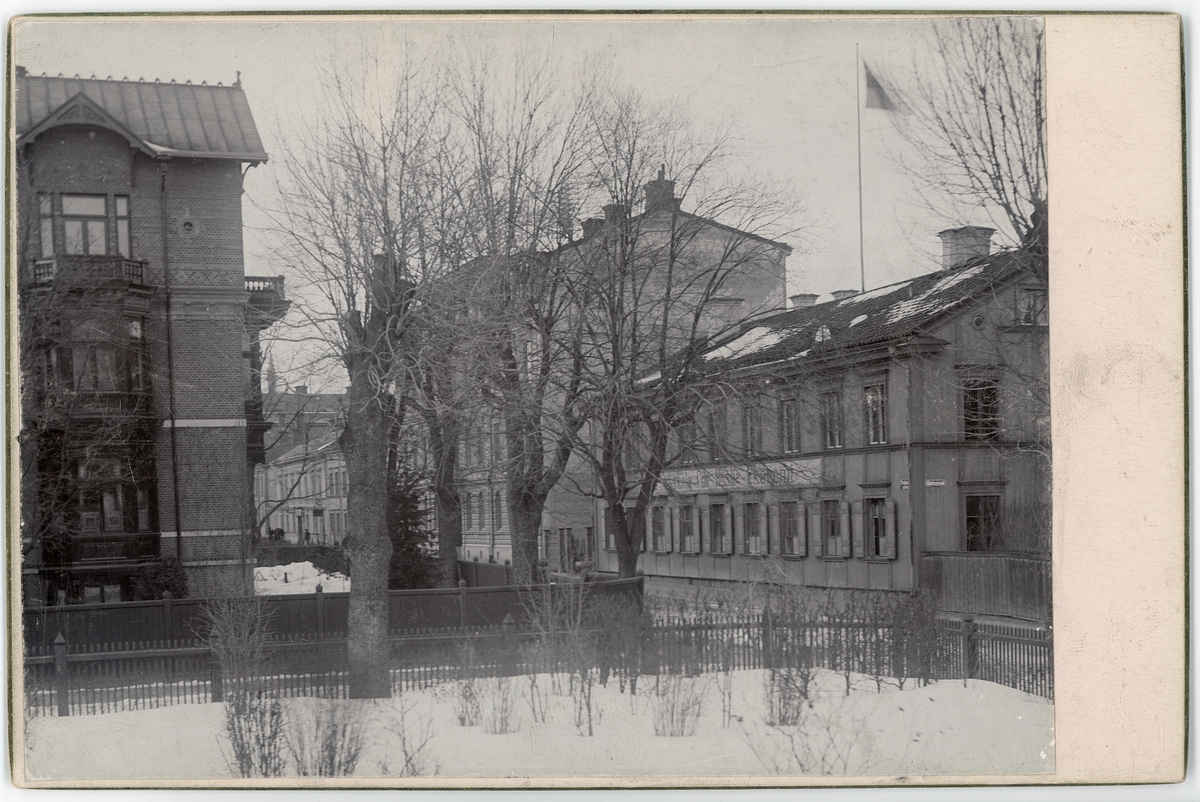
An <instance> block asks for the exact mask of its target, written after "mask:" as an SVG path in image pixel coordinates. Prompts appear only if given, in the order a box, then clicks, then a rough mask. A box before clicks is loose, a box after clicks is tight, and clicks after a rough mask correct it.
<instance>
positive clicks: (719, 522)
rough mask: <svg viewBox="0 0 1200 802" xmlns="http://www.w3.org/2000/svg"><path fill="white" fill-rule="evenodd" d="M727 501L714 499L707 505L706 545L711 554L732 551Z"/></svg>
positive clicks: (719, 554)
mask: <svg viewBox="0 0 1200 802" xmlns="http://www.w3.org/2000/svg"><path fill="white" fill-rule="evenodd" d="M728 507H729V504H728V502H725V501H714V502H709V505H708V547H709V550H710V552H711V553H712V554H713V555H717V556H727V555H729V554H730V552H731V551H732V548H731V547H732V545H733V543H732V540H733V538H732V537H731V533H730V532H729V528H730V527H729V526H728V524H729V521H728V520H727V517H726V516H727V512H726V511H727V509H728Z"/></svg>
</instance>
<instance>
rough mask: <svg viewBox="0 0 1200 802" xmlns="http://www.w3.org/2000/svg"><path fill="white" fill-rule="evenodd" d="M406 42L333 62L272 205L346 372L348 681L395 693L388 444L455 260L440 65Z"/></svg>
mask: <svg viewBox="0 0 1200 802" xmlns="http://www.w3.org/2000/svg"><path fill="white" fill-rule="evenodd" d="M423 55H424V54H419V53H417V52H415V51H414V50H413V49H411V48H402V52H401V55H400V60H399V66H398V67H397V69H396V71H395V72H389V71H388V70H385V69H383V68H382V62H381V61H380V57H379V55H378V54H372V53H369V52H368V53H364V56H363V58H362V59H361V61H360V68H361V73H359V74H351V73H349V72H348V71H345V70H342V71H337V70H335V71H333V72H331V73H330V74H329V75H328V76H327V77H326V81H325V83H326V85H325V94H324V103H323V106H322V108H321V112H320V114H319V116H318V117H317V118H316V120H315V121H314V122H313V124H311V125H309V126H308V127H307V134H306V136H305V137H304V138H303V140H301V141H298V142H296V143H294V144H293V145H292V146H291V147H290V148H289V149H287V150H286V152H285V153H284V159H283V161H284V169H283V171H282V173H281V175H282V178H281V179H280V180H279V184H278V186H277V188H276V189H277V193H278V199H279V202H278V206H277V208H276V209H273V210H270V213H271V214H272V215H273V217H274V222H275V228H276V230H277V232H278V233H279V234H280V239H281V243H282V245H281V250H282V253H283V254H284V256H285V258H286V259H287V261H288V263H289V265H290V266H291V268H292V270H293V272H295V273H297V274H298V275H299V277H300V278H301V280H302V282H303V284H304V286H303V288H302V290H301V292H300V293H298V294H297V296H298V297H297V301H298V302H297V303H296V307H295V308H297V309H298V310H299V311H300V313H301V317H302V319H303V324H304V325H306V326H307V327H309V328H310V329H311V330H312V331H313V332H315V335H314V336H317V337H320V338H321V339H322V340H323V341H324V342H325V343H326V344H327V345H328V346H329V347H330V349H331V352H332V353H333V354H334V355H335V356H336V358H337V359H338V361H340V363H341V364H342V366H343V367H344V369H345V371H346V376H347V380H348V386H347V392H346V412H345V420H344V425H343V428H342V431H341V434H340V437H339V442H340V445H341V447H342V453H343V456H344V458H345V461H346V469H347V476H348V479H349V493H348V499H347V508H348V521H349V529H350V532H351V534H350V536H349V537H347V538H346V541H345V542H344V548H345V551H346V555H347V557H348V558H349V560H350V563H351V567H352V570H353V572H354V584H353V586H352V590H351V594H350V610H349V618H348V638H349V645H348V652H349V654H348V657H349V666H350V693H351V695H352V696H354V697H371V696H387V695H389V693H390V683H389V680H388V672H387V656H388V643H387V622H388V609H387V582H388V564H389V557H390V552H391V542H390V540H389V537H388V520H387V518H388V516H387V508H388V499H389V488H388V477H389V475H390V471H389V470H388V466H389V455H390V450H391V448H392V446H393V444H394V442H395V438H394V436H393V431H394V427H395V419H396V415H397V412H398V410H399V407H400V404H401V401H400V400H398V396H403V395H404V394H406V393H407V392H408V391H409V389H410V388H409V387H407V386H405V384H404V381H405V380H406V378H407V377H409V376H411V375H412V373H413V371H412V370H411V367H410V361H411V357H412V354H413V353H414V351H415V349H414V348H412V347H411V341H412V338H413V337H414V336H415V332H414V329H415V324H414V321H415V320H416V318H417V310H418V309H419V307H420V300H421V298H422V293H423V292H424V291H425V289H426V288H427V287H428V285H429V283H430V282H431V281H432V280H433V279H434V278H435V277H436V276H438V275H439V274H440V273H441V272H442V271H443V268H444V265H445V264H446V263H447V249H448V248H453V247H454V246H453V244H452V238H448V237H447V236H446V229H445V226H444V217H443V214H442V213H443V211H444V210H445V208H446V193H447V192H449V191H452V187H451V186H449V185H448V183H447V182H446V181H445V180H444V178H445V176H444V174H443V171H444V169H445V167H446V164H447V161H448V153H449V144H450V142H449V131H448V129H447V127H446V125H445V123H444V115H443V114H442V113H441V111H440V108H441V104H442V102H443V100H444V96H443V92H442V82H441V75H440V74H439V73H438V72H437V71H436V70H434V69H432V68H430V67H428V66H427V64H426V62H425V60H424V58H423Z"/></svg>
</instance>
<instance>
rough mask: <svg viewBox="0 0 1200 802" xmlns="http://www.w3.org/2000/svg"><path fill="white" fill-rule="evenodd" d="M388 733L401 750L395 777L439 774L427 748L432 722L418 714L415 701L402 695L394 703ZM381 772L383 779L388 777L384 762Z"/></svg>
mask: <svg viewBox="0 0 1200 802" xmlns="http://www.w3.org/2000/svg"><path fill="white" fill-rule="evenodd" d="M387 730H388V731H389V732H391V733H392V734H393V735H395V736H396V745H397V746H399V747H400V758H401V764H400V768H399V770H398V771H397V772H396V775H395V776H397V777H425V776H429V775H435V774H437V773H438V771H439V770H440V769H441V764H439V763H438V762H437V761H436V760H435V759H434V757H433V750H432V749H430V741H432V740H433V719H432V718H431V717H430V716H429V715H428V714H427V713H426V714H419V713H418V712H417V709H416V704H415V703H414V702H412V701H411V700H410V699H407V698H405V697H404V696H403V695H401V696H400V698H398V699H397V700H396V702H395V708H394V713H393V714H392V719H391V721H389V722H388V723H387ZM380 769H381V772H382V773H383V774H384V775H385V776H386V775H389V774H391V768H390V766H389V765H388V764H387V763H386V762H385V763H384V765H383V766H381V767H380Z"/></svg>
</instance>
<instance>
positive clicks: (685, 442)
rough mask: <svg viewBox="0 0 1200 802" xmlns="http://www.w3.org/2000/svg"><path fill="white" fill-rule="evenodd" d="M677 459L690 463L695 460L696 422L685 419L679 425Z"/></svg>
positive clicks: (683, 462) (686, 463)
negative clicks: (685, 420)
mask: <svg viewBox="0 0 1200 802" xmlns="http://www.w3.org/2000/svg"><path fill="white" fill-rule="evenodd" d="M679 461H680V463H682V464H683V465H691V464H693V463H695V461H696V423H695V421H687V422H686V423H684V424H683V425H682V426H680V427H679Z"/></svg>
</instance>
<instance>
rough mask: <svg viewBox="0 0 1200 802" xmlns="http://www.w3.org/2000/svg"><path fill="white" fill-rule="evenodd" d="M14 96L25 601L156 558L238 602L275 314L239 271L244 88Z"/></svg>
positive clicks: (273, 281)
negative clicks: (265, 340) (263, 372)
mask: <svg viewBox="0 0 1200 802" xmlns="http://www.w3.org/2000/svg"><path fill="white" fill-rule="evenodd" d="M14 98H15V100H14V107H13V114H14V118H15V123H16V137H17V139H16V147H15V150H16V168H17V176H16V186H17V195H16V200H17V211H18V226H17V245H16V250H17V255H18V271H17V274H16V282H17V285H18V290H19V293H18V298H19V322H20V329H21V331H20V362H21V368H22V379H23V381H22V386H21V391H22V392H21V404H22V406H21V412H22V450H21V462H22V484H21V489H22V545H23V551H24V561H23V565H22V572H23V593H24V598H25V600H26V601H27V603H35V604H37V603H62V602H67V601H101V600H104V601H110V600H119V599H124V598H128V597H129V595H130V592H131V587H132V584H131V580H132V577H133V576H135V575H136V574H137V573H138V572H139V571H140V570H141V569H143V568H145V567H146V566H148V565H152V564H154V563H155V562H157V561H159V560H161V559H162V558H164V557H173V558H176V559H178V560H179V561H180V562H181V563H182V564H183V566H184V568H185V569H186V571H187V574H188V579H189V588H190V593H191V594H192V595H210V594H220V593H234V592H241V591H242V590H244V589H245V588H246V587H248V581H249V565H250V563H249V561H248V548H249V543H250V536H251V534H252V528H251V527H250V526H249V520H250V518H251V516H252V514H253V510H252V507H251V490H252V487H251V484H252V483H251V476H252V473H251V466H252V465H253V463H254V462H256V461H258V460H261V458H262V436H263V433H264V431H265V430H266V428H268V426H267V424H266V423H264V422H263V421H262V420H261V419H260V418H259V417H258V416H259V415H260V411H261V393H260V392H258V384H259V378H258V373H259V369H260V357H259V348H258V336H259V332H260V331H262V329H263V328H265V327H266V326H269V325H270V324H271V323H272V322H274V321H276V320H278V319H279V317H280V316H281V315H282V314H283V312H284V311H285V310H286V308H287V302H286V301H285V300H284V297H283V281H282V279H281V278H277V277H262V278H255V277H247V276H245V275H244V265H243V254H242V208H241V199H242V179H243V175H244V172H243V171H244V169H245V168H246V167H247V166H248V165H249V166H253V165H256V164H259V163H261V162H264V161H265V160H266V158H267V154H266V153H265V152H264V151H263V146H262V143H261V141H260V139H259V136H258V132H257V130H256V129H255V125H254V120H253V118H252V116H251V113H250V107H249V105H248V103H247V101H246V96H245V93H244V92H243V91H242V88H241V86H240V83H239V84H234V85H232V86H222V85H220V84H218V85H216V86H210V85H206V84H198V85H197V84H192V83H190V82H189V83H186V84H180V83H175V82H174V81H172V82H170V83H163V82H158V81H155V82H146V81H128V80H121V81H115V80H111V79H108V80H98V79H96V78H94V77H93V78H90V79H81V78H78V77H75V78H62V77H51V76H45V75H43V76H34V75H29V74H27V73H26V71H25V70H23V69H21V68H18V69H17V79H16V87H15V96H14Z"/></svg>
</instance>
